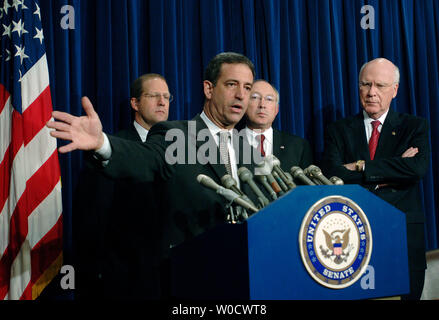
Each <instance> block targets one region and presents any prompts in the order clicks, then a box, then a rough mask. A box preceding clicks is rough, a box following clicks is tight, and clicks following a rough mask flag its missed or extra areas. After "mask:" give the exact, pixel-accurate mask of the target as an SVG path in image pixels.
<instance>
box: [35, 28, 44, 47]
mask: <svg viewBox="0 0 439 320" xmlns="http://www.w3.org/2000/svg"><path fill="white" fill-rule="evenodd" d="M35 31H36V34H35V36H34V39H38V40H40V44H43V39H44V35H43V28H41V30H38V28H37V27H35Z"/></svg>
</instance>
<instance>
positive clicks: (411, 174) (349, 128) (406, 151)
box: [323, 58, 430, 299]
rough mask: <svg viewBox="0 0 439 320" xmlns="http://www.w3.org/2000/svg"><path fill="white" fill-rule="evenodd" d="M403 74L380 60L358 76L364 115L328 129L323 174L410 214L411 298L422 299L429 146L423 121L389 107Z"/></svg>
mask: <svg viewBox="0 0 439 320" xmlns="http://www.w3.org/2000/svg"><path fill="white" fill-rule="evenodd" d="M398 87H399V70H398V68H397V67H396V66H395V65H394V64H393V63H392V62H391V61H389V60H387V59H384V58H378V59H375V60H372V61H370V62H368V63H366V64H364V65H363V67H362V68H361V69H360V74H359V88H360V102H361V105H362V107H363V111H362V112H360V113H359V114H357V115H356V116H353V117H349V118H345V119H342V120H339V121H337V122H335V123H332V124H330V125H329V126H328V128H327V131H326V136H325V152H324V156H323V165H324V169H325V170H324V171H325V172H326V173H327V174H328V175H336V176H338V177H340V178H341V179H343V180H344V182H345V183H349V184H359V185H361V186H363V187H364V188H367V189H368V190H369V191H371V192H373V193H374V194H376V195H377V196H379V197H380V198H382V199H384V200H385V201H387V202H389V203H390V204H392V205H393V206H395V207H396V208H398V209H399V210H401V211H403V212H404V213H405V214H406V220H407V240H408V259H409V272H410V294H409V295H407V296H404V297H403V298H406V299H419V298H420V297H421V294H422V288H423V284H424V273H425V268H426V261H425V244H424V213H423V207H422V201H421V196H420V190H419V182H420V180H421V179H422V178H423V177H424V175H425V173H426V172H427V170H428V164H429V158H430V146H429V142H428V123H427V121H426V120H425V119H422V118H419V117H416V116H412V115H408V114H402V113H398V112H396V111H393V110H392V109H390V104H391V102H392V99H393V98H395V97H396V95H397V92H398Z"/></svg>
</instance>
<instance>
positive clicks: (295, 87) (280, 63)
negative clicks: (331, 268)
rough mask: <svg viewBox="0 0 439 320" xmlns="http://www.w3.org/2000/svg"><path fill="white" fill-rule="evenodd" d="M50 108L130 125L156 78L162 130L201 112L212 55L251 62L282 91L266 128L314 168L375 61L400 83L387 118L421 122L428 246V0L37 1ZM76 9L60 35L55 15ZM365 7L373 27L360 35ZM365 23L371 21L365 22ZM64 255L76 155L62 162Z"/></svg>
mask: <svg viewBox="0 0 439 320" xmlns="http://www.w3.org/2000/svg"><path fill="white" fill-rule="evenodd" d="M40 2H41V3H40V5H41V14H42V19H43V27H44V35H45V42H46V48H47V56H48V63H49V72H50V79H51V89H52V96H53V103H54V106H55V109H57V110H62V111H67V112H70V113H73V114H75V115H79V114H81V113H82V108H81V104H80V98H81V97H82V96H84V95H87V96H88V97H90V99H91V101H92V102H93V104H94V106H95V108H96V110H97V112H98V113H99V115H100V117H101V119H102V122H103V126H104V130H105V131H106V132H108V133H114V132H116V131H118V130H120V129H123V128H126V127H128V126H129V125H130V123H131V122H132V120H131V119H132V118H131V110H130V107H129V86H130V83H131V81H133V80H134V79H135V78H137V77H138V76H139V75H141V74H143V73H147V72H155V73H160V74H163V75H164V76H165V77H166V79H167V80H168V83H169V87H170V90H171V91H172V94H173V95H174V96H175V100H174V101H173V102H172V104H171V108H170V120H174V119H188V118H192V117H193V116H194V115H195V114H196V113H198V112H200V110H201V108H202V104H203V99H204V98H203V93H202V85H201V82H202V75H203V70H204V67H205V66H206V64H207V62H208V61H209V60H210V59H211V58H212V57H213V56H214V55H215V54H217V53H218V52H221V51H236V52H241V53H243V54H245V55H247V56H248V57H249V58H250V59H252V61H253V62H254V63H255V66H256V71H257V78H264V79H267V80H269V81H270V82H272V83H274V84H275V85H276V86H277V88H278V89H279V91H280V113H279V116H278V118H277V119H276V121H275V126H276V127H278V128H279V129H281V130H285V131H289V132H291V133H294V134H297V135H299V136H302V137H304V138H306V139H308V140H309V141H310V142H311V145H312V146H313V149H314V152H315V157H316V159H317V161H318V160H319V159H321V155H322V152H323V132H324V128H325V126H326V125H327V124H328V123H330V122H332V121H334V120H336V119H339V118H342V117H345V116H349V115H353V114H355V113H357V112H358V111H359V110H360V105H359V97H358V71H359V68H360V67H361V65H362V64H363V63H364V62H366V61H368V60H371V59H373V58H376V57H386V58H388V59H390V60H392V61H393V62H395V63H396V64H397V65H398V66H399V68H400V71H401V84H400V88H399V91H398V97H397V98H396V99H395V100H394V102H393V108H394V109H396V110H397V111H400V112H408V113H412V114H415V115H419V116H422V117H425V118H427V119H429V121H430V125H431V145H432V159H431V166H430V170H429V172H428V174H427V175H426V177H425V178H424V180H423V182H422V196H423V198H424V203H425V212H426V218H427V220H426V221H427V223H426V231H427V238H426V244H427V249H434V248H438V245H439V242H438V220H439V219H438V217H437V213H438V212H439V202H438V201H435V199H434V195H435V194H437V193H438V189H439V172H438V166H437V164H438V163H439V159H438V150H439V126H437V125H436V124H437V123H439V108H438V106H439V90H438V89H439V86H438V84H439V67H438V60H439V51H438V48H437V43H438V40H439V24H438V23H437V21H439V1H436V0H416V1H415V0H399V1H396V0H386V1H384V0H383V1H378V0H375V1H373V0H370V1H362V0H354V1H353V0H306V1H305V0H303V1H302V0H290V1H288V0H239V1H238V0H162V1H154V0H151V1H146V0H145V1H142V0H112V1H109V0H96V1H90V0H71V1H66V0H41V1H40ZM65 5H70V6H71V7H69V8H72V9H74V29H67V30H65V29H63V28H62V26H61V19H62V18H63V17H64V16H65V15H66V14H63V13H61V8H62V7H63V6H65ZM364 5H370V6H372V7H373V8H374V18H375V19H374V20H375V29H362V27H361V19H362V18H363V17H364V16H365V14H363V13H361V8H362V7H363V6H364ZM369 22H370V20H369ZM60 161H61V169H62V183H63V184H62V186H63V200H64V225H65V255H66V259H67V261H68V260H69V253H70V250H71V247H72V243H71V220H72V217H71V206H72V191H73V190H74V188H75V186H76V183H77V177H78V172H79V171H80V170H81V168H82V166H83V161H82V153H81V152H73V153H72V154H68V155H60Z"/></svg>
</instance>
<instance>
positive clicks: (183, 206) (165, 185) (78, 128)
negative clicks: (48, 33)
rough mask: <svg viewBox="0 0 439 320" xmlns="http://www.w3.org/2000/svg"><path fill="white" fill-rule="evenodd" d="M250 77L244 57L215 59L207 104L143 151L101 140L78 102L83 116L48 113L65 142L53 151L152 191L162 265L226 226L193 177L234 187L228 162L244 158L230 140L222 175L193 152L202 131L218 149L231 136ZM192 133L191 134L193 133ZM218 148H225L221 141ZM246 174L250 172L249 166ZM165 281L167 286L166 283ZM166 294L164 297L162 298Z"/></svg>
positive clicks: (233, 165)
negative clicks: (177, 145) (174, 250)
mask: <svg viewBox="0 0 439 320" xmlns="http://www.w3.org/2000/svg"><path fill="white" fill-rule="evenodd" d="M254 74H255V72H254V66H253V63H252V62H251V61H250V60H249V59H248V58H247V57H245V56H243V55H241V54H237V53H232V52H226V53H220V54H218V55H217V56H215V57H214V58H213V59H212V60H211V61H210V62H209V64H208V66H207V68H206V70H205V75H204V81H203V90H204V95H205V103H204V107H203V112H202V113H201V115H197V116H196V117H195V118H194V119H193V120H192V121H170V122H161V123H158V124H156V125H155V126H153V127H152V128H151V130H150V131H149V134H148V138H147V140H146V142H145V143H143V144H142V143H136V142H132V141H126V140H123V139H119V138H117V137H112V136H107V135H105V134H104V133H103V131H102V125H101V121H100V119H99V117H98V115H97V114H96V112H95V111H94V109H93V106H92V104H91V102H90V101H89V99H88V98H86V97H84V98H83V99H82V105H83V108H84V110H85V113H86V115H85V116H82V117H75V116H73V115H70V114H68V113H64V112H54V113H53V117H54V118H55V119H56V120H58V121H51V122H49V123H48V124H47V126H48V127H49V128H54V129H56V130H55V131H52V132H51V135H52V136H54V137H56V138H60V139H64V140H70V141H71V143H70V144H68V145H66V146H62V147H60V148H59V151H60V152H61V153H65V152H70V151H73V150H76V149H80V150H90V151H94V152H95V155H96V156H99V157H100V158H101V159H100V160H102V161H99V166H100V165H102V164H104V165H103V166H102V170H103V172H104V173H105V174H107V175H108V176H110V177H113V178H118V179H127V178H128V179H131V180H133V181H134V182H153V183H154V184H155V185H156V190H157V206H158V208H159V210H158V211H159V215H158V217H157V220H158V225H157V228H159V230H160V232H159V234H161V238H160V239H157V242H158V243H159V244H158V246H159V251H160V252H161V253H162V254H163V256H165V257H166V255H167V254H168V253H169V249H170V248H171V247H172V246H175V245H177V244H180V243H182V242H183V241H185V240H187V239H189V238H192V237H194V236H196V235H198V234H201V233H202V232H204V231H206V230H208V229H209V228H212V227H214V226H215V225H218V224H221V223H224V222H225V221H226V215H225V205H226V201H224V200H223V198H222V197H221V196H220V195H219V194H217V193H215V192H214V191H212V190H209V189H206V188H205V187H204V186H202V185H200V184H199V183H198V182H197V176H198V175H199V174H204V175H206V176H208V177H210V178H212V179H213V180H214V181H215V182H217V183H218V184H221V182H220V181H221V180H220V179H221V177H223V176H224V175H225V174H226V173H229V171H231V172H230V175H232V176H234V177H235V179H236V177H237V173H236V172H237V167H238V164H239V163H238V162H239V157H234V155H236V154H238V153H239V156H240V157H241V156H242V152H240V151H242V150H234V145H233V144H231V142H230V138H229V139H228V141H227V147H226V150H228V156H229V160H230V161H229V163H228V164H229V166H228V168H226V166H225V165H224V163H220V162H219V161H208V162H207V163H200V161H199V159H198V152H197V151H198V150H199V149H200V146H201V145H202V144H203V142H201V141H200V140H199V139H197V138H199V133H200V131H201V130H204V131H203V132H204V133H206V131H207V130H208V131H207V132H208V133H209V134H208V137H207V138H208V139H210V140H213V141H215V143H216V144H217V146H218V144H219V143H220V141H219V140H220V137H219V136H224V135H222V134H223V133H228V134H231V135H232V136H233V134H234V133H233V130H232V129H233V128H234V126H235V125H236V124H237V123H238V122H239V121H240V120H241V118H242V117H243V116H244V113H245V111H246V109H247V105H248V100H249V97H250V91H251V88H252V84H253V80H254ZM189 122H190V123H189ZM193 126H195V128H196V129H195V130H196V132H191V130H190V129H191V128H192V127H193ZM171 130H173V131H172V132H177V133H178V132H181V133H182V134H183V135H184V137H185V140H184V144H183V147H184V148H183V149H184V154H185V155H186V157H185V158H184V159H183V160H184V162H183V163H179V162H177V163H174V164H170V163H168V161H167V148H168V147H169V146H170V145H171V144H172V143H173V141H169V140H167V139H166V134H167V133H168V131H171ZM225 136H226V137H227V134H226V135H225ZM204 138H205V139H206V137H204ZM232 138H233V137H232ZM241 140H244V139H242V138H241ZM222 141H223V146H224V141H225V140H224V139H223V140H222ZM190 142H193V143H192V144H191V143H190ZM240 146H241V144H240ZM218 149H220V148H218ZM191 150H192V151H195V154H196V155H197V159H190V152H191ZM96 151H98V152H96ZM219 153H221V150H220V152H219ZM216 159H217V158H216ZM192 160H194V161H192ZM97 165H98V164H97ZM239 165H240V166H241V164H239ZM247 166H248V167H249V169H250V170H252V169H253V168H252V167H251V165H247ZM236 180H237V179H236ZM246 188H247V184H243V186H242V190H243V191H244V193H246V194H247V195H249V196H251V190H247V189H246ZM127 218H129V217H127ZM154 220H155V219H151V221H154ZM164 279H165V280H164V281H166V276H165V278H164ZM162 287H163V288H164V289H165V290H166V287H167V286H166V284H163V285H162ZM167 294H168V293H166V292H165V293H164V294H163V297H166V296H167Z"/></svg>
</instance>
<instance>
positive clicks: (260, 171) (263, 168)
mask: <svg viewBox="0 0 439 320" xmlns="http://www.w3.org/2000/svg"><path fill="white" fill-rule="evenodd" d="M272 170H273V164H270V163H269V162H268V161H265V160H263V161H262V162H261V163H259V164H258V165H257V168H255V172H257V175H263V176H266V177H267V180H268V183H270V185H271V187H272V188H273V190H274V192H276V193H280V192H282V194H283V191H282V189H281V188H280V186H279V184H278V183H277V181H276V180H275V179H274V177H273V175H272V174H271V171H272Z"/></svg>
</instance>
